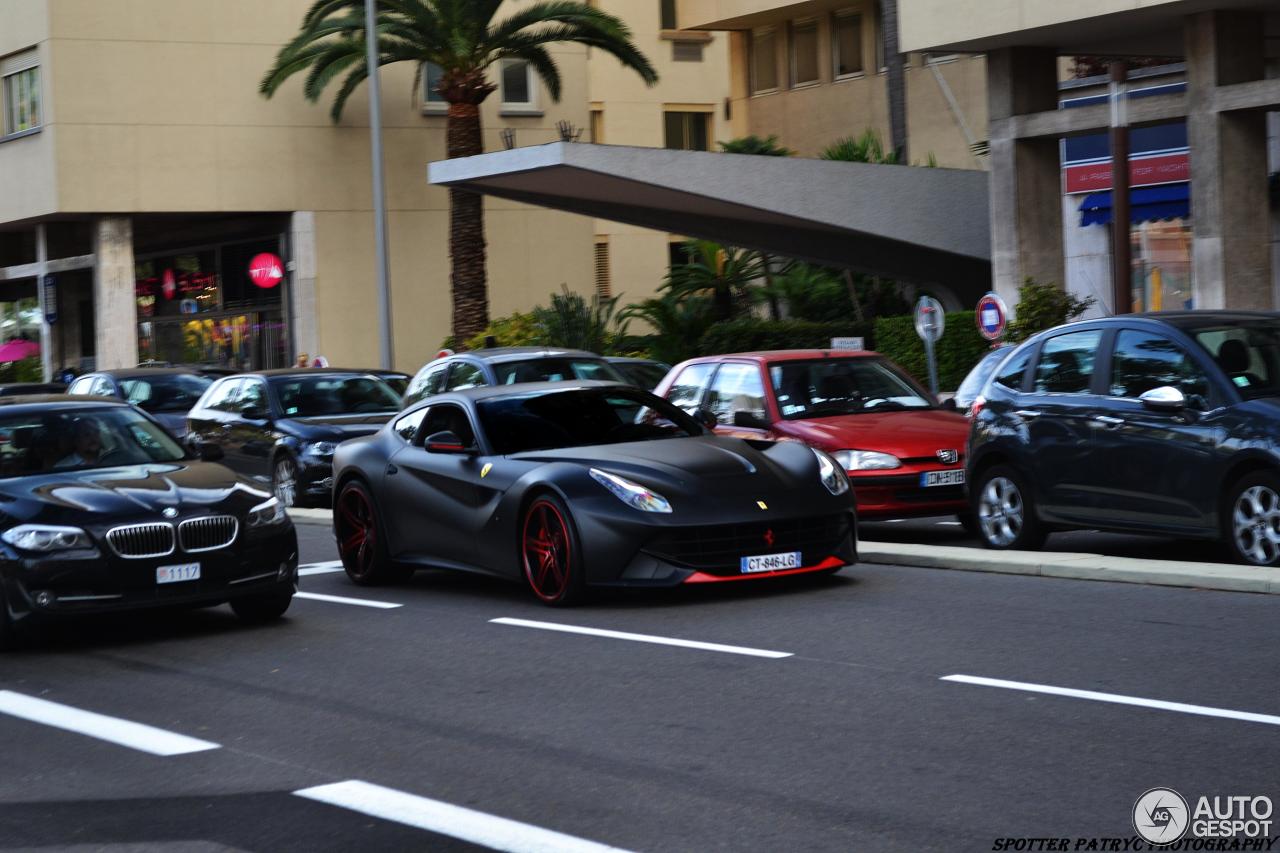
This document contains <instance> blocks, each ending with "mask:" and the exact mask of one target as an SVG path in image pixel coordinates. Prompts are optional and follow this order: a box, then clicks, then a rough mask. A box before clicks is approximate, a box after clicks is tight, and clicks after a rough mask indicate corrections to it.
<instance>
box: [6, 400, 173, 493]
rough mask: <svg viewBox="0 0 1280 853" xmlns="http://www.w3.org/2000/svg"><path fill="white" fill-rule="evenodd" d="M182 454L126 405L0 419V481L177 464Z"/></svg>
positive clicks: (168, 439) (146, 419) (147, 421)
mask: <svg viewBox="0 0 1280 853" xmlns="http://www.w3.org/2000/svg"><path fill="white" fill-rule="evenodd" d="M185 455H186V454H185V453H184V452H183V450H182V447H181V446H180V445H179V444H178V443H177V442H176V441H174V440H173V439H172V438H171V437H170V436H169V434H168V433H166V432H165V431H164V430H163V429H162V428H161V427H159V426H157V425H156V424H154V423H152V422H151V420H149V419H148V418H147V417H146V416H145V415H143V414H141V413H140V412H137V411H135V410H133V409H131V408H128V407H126V406H119V407H115V406H113V407H106V406H102V407H94V408H86V409H83V410H78V411H77V410H74V409H72V410H69V409H62V408H59V409H57V410H56V411H48V410H45V411H43V412H40V411H36V412H28V413H26V414H14V415H5V416H3V417H0V478H9V477H24V476H28V475H32V474H47V473H50V472H54V471H77V470H85V469H90V468H111V467H115V466H117V465H143V464H146V463H148V462H177V461H179V460H181V459H183V458H185Z"/></svg>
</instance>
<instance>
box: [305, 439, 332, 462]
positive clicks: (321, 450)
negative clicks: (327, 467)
mask: <svg viewBox="0 0 1280 853" xmlns="http://www.w3.org/2000/svg"><path fill="white" fill-rule="evenodd" d="M337 449H338V445H337V444H335V443H334V442H332V441H311V442H307V445H306V447H304V448H303V450H302V452H303V453H304V454H306V455H307V456H318V457H320V458H321V459H327V458H329V457H330V456H332V455H333V452H334V451H335V450H337Z"/></svg>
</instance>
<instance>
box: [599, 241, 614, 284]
mask: <svg viewBox="0 0 1280 853" xmlns="http://www.w3.org/2000/svg"><path fill="white" fill-rule="evenodd" d="M596 294H597V295H598V296H599V297H600V298H601V299H610V298H612V296H613V282H612V280H611V279H610V277H609V241H608V239H602V238H596Z"/></svg>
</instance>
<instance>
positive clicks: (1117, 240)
mask: <svg viewBox="0 0 1280 853" xmlns="http://www.w3.org/2000/svg"><path fill="white" fill-rule="evenodd" d="M1128 79H1129V67H1128V64H1127V63H1126V62H1125V61H1124V60H1122V59H1120V60H1115V61H1114V62H1112V63H1111V288H1112V290H1111V301H1112V306H1111V313H1112V314H1128V313H1130V310H1131V304H1132V302H1133V260H1132V257H1131V255H1132V246H1131V245H1130V243H1129V103H1128V100H1129V93H1128V88H1129V87H1128Z"/></svg>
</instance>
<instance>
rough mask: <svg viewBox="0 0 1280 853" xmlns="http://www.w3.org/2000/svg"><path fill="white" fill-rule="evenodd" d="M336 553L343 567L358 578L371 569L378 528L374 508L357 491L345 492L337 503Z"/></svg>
mask: <svg viewBox="0 0 1280 853" xmlns="http://www.w3.org/2000/svg"><path fill="white" fill-rule="evenodd" d="M336 521H337V524H336V527H337V529H338V552H339V553H340V554H341V555H342V564H343V565H344V566H346V567H347V568H348V569H349V570H351V571H353V572H355V573H356V574H358V575H366V574H368V573H369V570H370V569H372V568H373V554H374V547H375V546H376V544H377V540H378V525H377V523H376V522H375V521H374V517H373V507H372V506H371V505H370V503H369V499H368V498H367V497H365V495H364V492H362V491H361V490H360V489H347V490H346V491H345V492H343V493H342V498H341V499H340V500H339V501H338V514H337V519H336Z"/></svg>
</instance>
